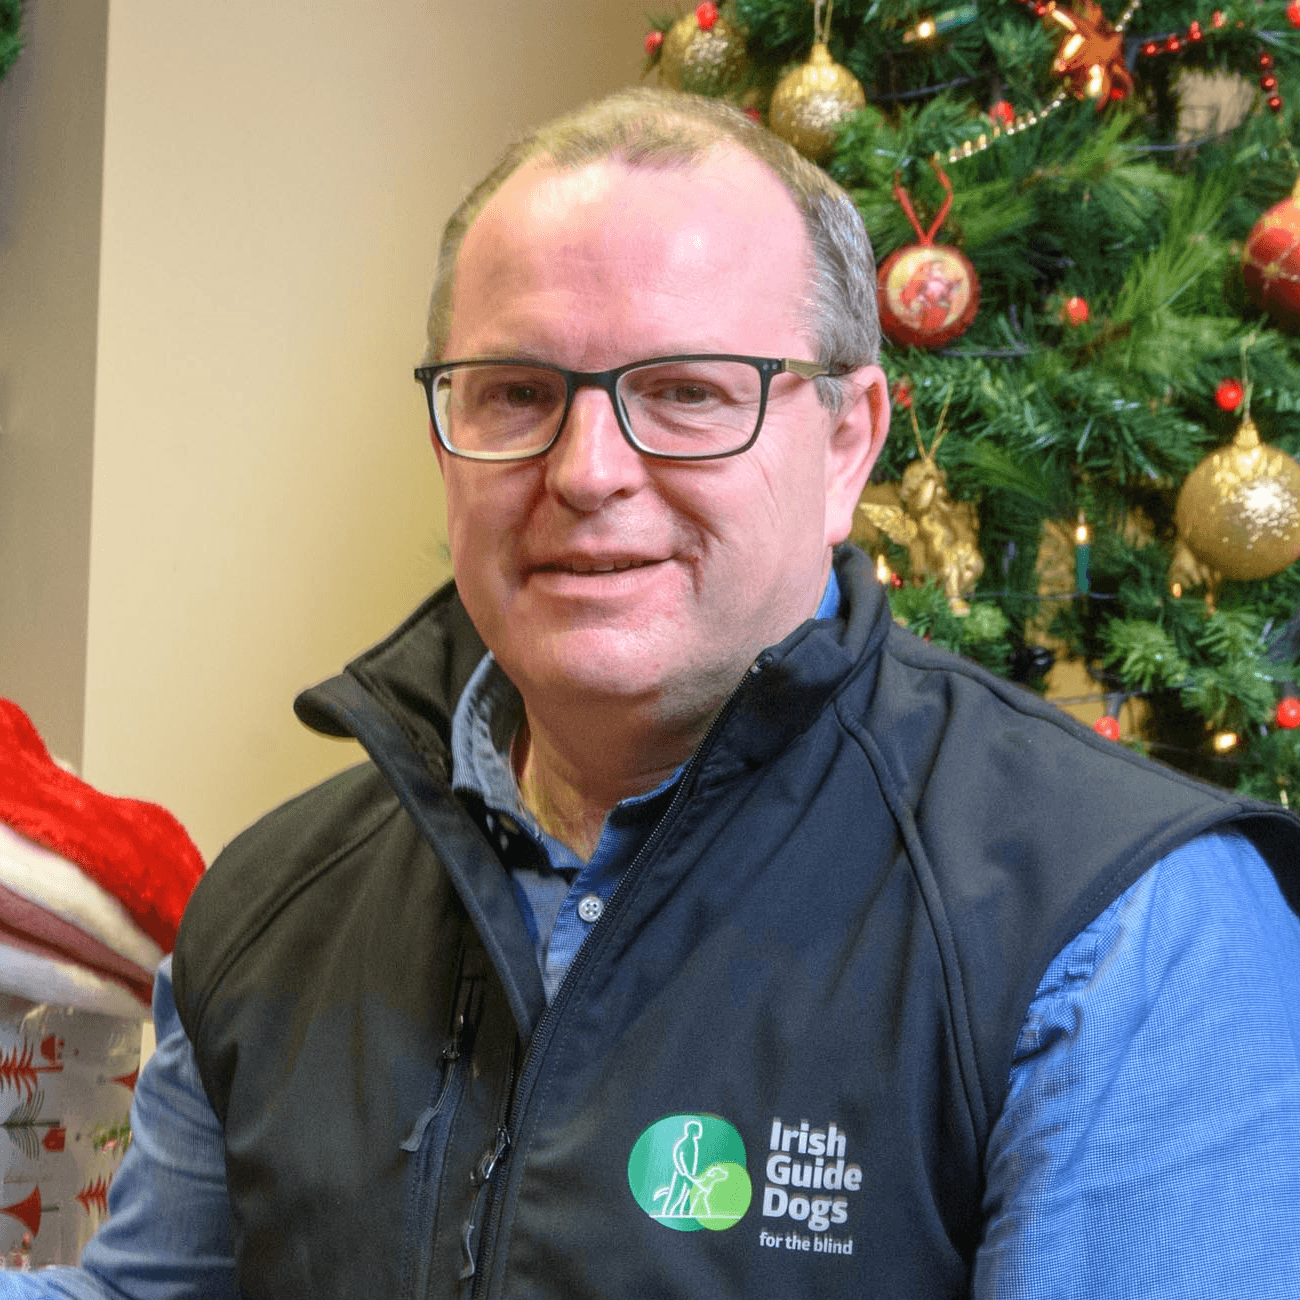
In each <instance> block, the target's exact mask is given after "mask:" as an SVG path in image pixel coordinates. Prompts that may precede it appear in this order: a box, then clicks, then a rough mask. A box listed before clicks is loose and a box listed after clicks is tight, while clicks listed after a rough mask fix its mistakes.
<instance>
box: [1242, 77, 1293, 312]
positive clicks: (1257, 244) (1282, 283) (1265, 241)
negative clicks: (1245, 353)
mask: <svg viewBox="0 0 1300 1300" xmlns="http://www.w3.org/2000/svg"><path fill="white" fill-rule="evenodd" d="M1274 98H1276V96H1274ZM1269 107H1270V108H1272V107H1273V103H1272V100H1270V101H1269ZM1278 107H1279V108H1280V107H1281V100H1278ZM1276 111H1277V109H1274V112H1276ZM1241 270H1242V277H1243V278H1244V279H1245V281H1246V292H1247V293H1248V294H1249V295H1250V298H1251V301H1252V302H1254V304H1255V305H1256V306H1257V307H1259V308H1261V309H1262V310H1263V311H1266V312H1267V313H1268V314H1269V315H1270V316H1271V317H1272V318H1273V320H1274V322H1275V323H1276V324H1277V325H1279V326H1280V327H1281V328H1282V329H1284V330H1288V331H1292V332H1295V331H1300V204H1298V203H1297V202H1296V196H1295V194H1294V193H1293V194H1292V195H1291V197H1290V198H1287V199H1283V200H1282V202H1281V203H1275V204H1274V205H1273V206H1272V207H1271V208H1269V210H1268V211H1267V212H1266V213H1264V215H1263V216H1262V217H1260V219H1259V220H1258V221H1257V222H1255V226H1254V229H1253V230H1251V232H1250V235H1249V237H1248V238H1247V240H1246V251H1245V254H1244V256H1243V259H1242V267H1241Z"/></svg>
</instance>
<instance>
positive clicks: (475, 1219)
mask: <svg viewBox="0 0 1300 1300" xmlns="http://www.w3.org/2000/svg"><path fill="white" fill-rule="evenodd" d="M509 1150H510V1133H509V1131H508V1130H507V1129H506V1127H505V1125H504V1124H503V1125H502V1126H501V1127H500V1128H499V1129H497V1137H496V1141H495V1142H494V1143H493V1144H492V1148H491V1150H489V1151H485V1152H484V1153H483V1155H482V1157H481V1159H480V1160H479V1162H478V1164H476V1165H475V1166H474V1168H473V1169H472V1170H470V1175H469V1182H470V1186H471V1187H474V1188H477V1189H478V1190H477V1191H476V1192H475V1195H474V1204H473V1205H472V1206H471V1207H470V1212H469V1218H468V1219H467V1220H466V1222H465V1233H464V1235H463V1236H462V1238H461V1248H462V1250H463V1251H464V1255H465V1263H464V1266H463V1267H462V1268H461V1270H460V1281H462V1282H466V1281H468V1280H469V1279H470V1278H472V1277H473V1276H474V1271H475V1269H476V1267H477V1263H476V1261H475V1258H474V1234H475V1233H476V1232H477V1231H478V1225H479V1218H480V1216H481V1212H482V1206H483V1196H484V1193H485V1192H486V1191H487V1186H488V1183H489V1182H491V1180H492V1175H493V1174H494V1173H496V1171H497V1168H498V1166H499V1165H500V1164H501V1161H502V1160H503V1159H504V1158H505V1154H506V1152H507V1151H509Z"/></svg>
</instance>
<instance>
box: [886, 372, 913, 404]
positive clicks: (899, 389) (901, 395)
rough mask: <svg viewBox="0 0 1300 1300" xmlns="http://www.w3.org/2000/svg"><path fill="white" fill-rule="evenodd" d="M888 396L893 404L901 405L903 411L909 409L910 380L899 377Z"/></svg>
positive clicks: (910, 398) (910, 401)
mask: <svg viewBox="0 0 1300 1300" xmlns="http://www.w3.org/2000/svg"><path fill="white" fill-rule="evenodd" d="M889 396H890V400H891V401H892V402H893V404H894V405H895V406H898V407H901V408H902V409H903V410H904V411H910V410H911V409H912V381H911V380H910V379H900V380H899V381H898V383H896V384H895V385H894V389H893V392H891V393H890V395H889Z"/></svg>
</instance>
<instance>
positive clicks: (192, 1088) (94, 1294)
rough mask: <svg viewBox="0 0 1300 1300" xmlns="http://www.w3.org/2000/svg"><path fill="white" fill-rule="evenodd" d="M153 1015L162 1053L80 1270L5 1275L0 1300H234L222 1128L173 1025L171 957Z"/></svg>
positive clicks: (145, 1074) (151, 1069)
mask: <svg viewBox="0 0 1300 1300" xmlns="http://www.w3.org/2000/svg"><path fill="white" fill-rule="evenodd" d="M153 1014H154V1025H155V1027H156V1031H157V1036H158V1047H157V1050H156V1051H155V1052H154V1054H153V1055H152V1056H151V1057H150V1058H149V1060H148V1061H147V1062H146V1063H145V1065H144V1068H143V1069H142V1070H141V1071H140V1077H139V1079H138V1081H137V1083H136V1089H135V1097H134V1100H133V1101H132V1103H131V1146H130V1149H129V1150H128V1151H127V1153H126V1155H125V1156H123V1158H122V1164H121V1166H120V1167H119V1169H118V1171H117V1175H116V1177H114V1179H113V1185H112V1188H111V1189H110V1191H109V1202H108V1203H109V1217H108V1220H107V1222H106V1223H105V1224H104V1226H103V1227H102V1228H101V1229H100V1230H99V1232H98V1233H97V1234H96V1236H95V1237H94V1238H92V1240H91V1241H90V1242H89V1243H88V1244H87V1245H86V1248H85V1250H83V1251H82V1254H81V1266H80V1267H79V1268H47V1269H39V1270H36V1271H34V1272H31V1273H16V1272H0V1300H10V1298H11V1297H12V1298H13V1300H26V1298H29V1297H63V1298H64V1300H124V1298H126V1300H237V1297H238V1294H239V1291H238V1287H237V1285H236V1282H235V1262H234V1248H233V1245H232V1231H231V1222H230V1204H229V1200H228V1198H227V1195H226V1174H225V1157H224V1148H223V1142H222V1135H221V1126H220V1124H218V1122H217V1117H216V1115H215V1114H214V1113H213V1111H212V1107H211V1106H210V1105H209V1103H208V1099H207V1096H206V1094H205V1093H204V1091H203V1085H202V1083H201V1082H200V1080H199V1076H198V1070H197V1068H196V1066H195V1063H194V1054H193V1052H192V1050H191V1048H190V1043H189V1039H188V1038H187V1037H186V1036H185V1031H184V1030H183V1029H182V1028H181V1024H180V1020H179V1019H178V1018H177V1015H176V1006H175V1002H174V1001H173V997H172V982H171V958H170V957H168V958H167V959H166V960H165V961H164V962H163V963H162V965H161V966H160V967H159V970H158V975H157V978H156V979H155V981H154V998H153Z"/></svg>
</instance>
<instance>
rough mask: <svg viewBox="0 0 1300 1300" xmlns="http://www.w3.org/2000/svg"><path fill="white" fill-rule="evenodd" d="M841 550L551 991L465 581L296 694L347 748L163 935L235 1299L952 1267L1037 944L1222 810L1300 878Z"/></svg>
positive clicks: (884, 1274)
mask: <svg viewBox="0 0 1300 1300" xmlns="http://www.w3.org/2000/svg"><path fill="white" fill-rule="evenodd" d="M838 564H839V575H840V581H841V585H842V587H843V588H844V590H845V591H846V593H847V595H848V598H849V605H850V614H849V616H848V618H847V620H831V621H825V622H816V623H809V624H805V625H804V626H803V627H802V628H801V629H799V630H798V631H797V632H796V633H794V634H793V635H792V636H791V637H790V638H788V639H787V641H786V642H784V643H783V644H782V645H781V646H779V647H776V648H775V649H774V650H772V651H768V652H765V654H764V655H763V656H761V657H760V660H759V661H758V663H757V664H756V665H755V668H754V669H753V670H752V671H751V672H750V674H749V675H748V677H747V678H746V680H745V681H744V682H743V683H742V684H741V686H740V687H739V689H738V691H737V692H736V694H735V696H734V697H733V698H732V700H731V701H730V702H729V704H728V705H727V706H726V708H725V709H724V710H723V712H722V714H721V715H720V716H719V718H718V719H717V721H716V722H715V724H714V727H713V728H712V730H711V732H710V734H709V736H708V737H707V738H706V740H705V742H704V744H703V745H702V746H701V749H700V751H699V752H698V753H697V754H696V756H695V758H694V759H693V760H692V762H691V764H690V766H689V768H688V770H687V773H686V776H685V778H684V781H683V783H682V785H681V787H680V790H679V793H678V796H677V797H676V798H675V800H674V802H673V805H672V807H671V808H670V809H669V811H668V813H667V814H666V815H665V817H664V819H663V821H662V822H661V823H660V824H659V826H658V828H657V829H656V830H655V832H654V833H653V835H652V837H651V839H650V841H649V842H648V843H647V845H646V847H645V849H644V850H643V851H642V853H641V855H640V856H639V857H638V859H637V861H636V862H635V863H634V864H633V866H632V867H631V868H630V869H629V871H628V873H627V875H626V876H625V878H624V880H623V882H622V884H621V885H620V887H619V889H618V891H617V893H616V894H615V896H614V898H613V899H612V900H611V902H610V904H609V906H608V908H607V909H606V911H605V914H604V916H603V917H602V918H601V920H600V921H599V922H598V923H597V924H596V926H595V927H594V928H593V930H592V933H591V935H590V937H589V939H588V941H587V943H586V944H585V945H584V947H583V948H582V949H581V951H580V953H579V955H578V958H577V959H576V961H575V963H574V966H573V967H572V968H571V970H570V972H569V975H568V977H567V978H566V980H565V983H564V985H563V986H562V988H561V990H560V992H559V994H558V995H557V997H556V999H555V1000H554V1002H553V1003H552V1005H551V1006H550V1007H549V1008H547V1007H546V1006H545V1002H544V998H543V995H542V990H541V982H540V977H539V975H538V972H537V968H536V964H535V960H534V957H533V953H532V947H531V944H530V942H529V939H528V936H527V933H526V931H525V928H524V925H523V922H522V920H521V919H520V915H519V911H518V907H517V904H516V901H515V898H514V896H513V892H512V889H511V886H510V884H509V881H508V879H507V877H506V875H505V872H504V870H503V869H502V866H501V864H500V862H499V860H498V858H497V856H496V854H495V852H494V850H493V848H492V847H491V846H490V845H489V844H488V842H487V841H486V839H485V837H484V836H483V834H482V833H480V831H479V829H478V827H477V825H476V824H475V822H474V821H473V820H472V819H471V818H470V817H469V816H468V815H467V813H466V812H465V810H464V809H463V808H462V807H461V806H460V804H459V803H458V802H457V801H456V800H455V799H454V798H453V797H452V796H451V794H450V792H449V790H448V788H447V783H446V778H447V764H448V759H447V755H446V747H445V742H446V733H447V728H448V714H449V710H450V707H451V706H452V704H453V703H454V701H455V699H456V698H457V696H458V694H459V690H460V688H461V686H462V685H463V684H464V681H465V679H466V677H467V676H468V674H469V672H470V671H472V669H473V666H474V664H475V663H476V662H477V660H478V658H479V657H480V655H481V653H482V647H481V644H480V643H479V642H478V640H477V638H476V637H475V636H474V635H473V632H472V629H471V628H470V627H469V625H468V623H467V621H466V619H465V615H464V612H463V610H462V609H461V607H460V605H459V602H458V601H457V600H456V598H455V595H454V593H453V592H452V591H451V590H450V589H447V590H445V591H443V592H441V593H439V594H438V595H437V596H435V597H434V598H433V599H432V600H431V601H430V602H429V603H428V604H427V605H426V606H425V607H423V608H422V609H421V610H420V611H417V613H416V615H415V616H413V618H412V619H411V620H409V621H408V623H407V624H405V625H404V626H403V627H402V628H400V629H399V630H398V631H397V632H396V633H395V634H394V635H393V636H392V637H391V638H389V639H388V640H387V641H386V642H384V643H383V644H382V645H381V646H379V647H377V648H376V649H375V650H374V651H372V652H371V653H370V654H369V655H367V656H364V657H363V658H362V659H360V660H358V661H357V662H356V663H354V664H353V665H351V666H350V668H349V669H348V672H347V673H346V674H345V675H344V676H343V677H342V678H339V679H336V680H335V681H334V682H332V683H328V684H326V686H324V687H322V688H318V689H317V690H316V691H315V692H311V693H309V694H308V695H307V696H305V697H304V698H303V700H301V701H300V702H299V711H300V713H301V714H302V715H303V716H304V717H305V718H307V719H308V720H309V721H311V722H312V723H313V724H314V725H317V726H319V727H320V728H321V729H323V730H327V731H330V732H333V733H334V734H348V733H350V734H355V735H356V736H358V738H360V739H361V740H362V741H363V743H364V744H365V745H366V747H367V749H368V750H369V752H370V755H371V758H372V759H373V763H372V764H367V765H365V766H363V767H361V768H358V769H354V770H353V771H350V772H348V773H345V774H343V775H342V776H340V777H337V778H335V779H333V780H332V781H329V782H326V783H325V784H324V785H323V786H321V787H319V788H317V789H316V790H313V791H311V792H309V793H307V794H305V795H303V796H301V797H300V798H299V799H297V800H295V801H293V802H291V803H290V804H287V805H286V806H284V807H283V808H281V809H279V810H278V811H277V812H275V813H272V814H271V815H270V816H269V817H267V818H266V819H264V820H263V821H262V822H260V823H259V824H258V825H257V826H255V827H254V828H253V829H252V830H250V831H248V832H246V833H245V834H244V835H243V836H242V837H241V838H240V839H238V840H237V841H236V842H235V843H234V844H233V845H232V846H231V847H230V848H229V849H228V850H227V851H226V852H225V853H224V854H223V855H222V857H221V858H220V859H219V860H218V862H217V863H216V864H215V865H214V866H213V868H212V869H211V871H210V872H209V873H208V875H207V876H206V877H205V879H204V880H203V882H202V883H201V884H200V886H199V888H198V890H197V891H196V893H195V895H194V898H193V900H192V902H191V905H190V908H189V911H188V912H187V914H186V917H185V920H184V923H183V925H182V928H181V934H180V938H179V941H178V944H177V949H176V958H175V973H176V990H177V1005H178V1008H179V1011H180V1014H181V1017H182V1020H183V1022H184V1024H185V1026H186V1030H187V1032H188V1034H189V1036H190V1039H191V1041H192V1042H193V1044H194V1048H195V1052H196V1056H197V1059H198V1063H199V1068H200V1072H201V1074H202V1077H203V1081H204V1085H205V1087H206V1089H207V1092H208V1095H209V1097H210V1099H211V1101H212V1104H213V1106H214V1108H215V1110H216V1112H217V1114H218V1116H219V1117H220V1118H221V1120H222V1122H223V1124H224V1126H225V1132H226V1143H227V1175H228V1181H229V1187H230V1195H231V1201H232V1206H233V1210H234V1214H235V1226H236V1240H237V1248H238V1251H239V1258H240V1268H241V1284H242V1286H243V1288H244V1290H245V1292H246V1293H247V1294H248V1295H249V1296H251V1297H289V1296H293V1297H298V1296H302V1297H307V1296H310V1297H312V1300H324V1298H325V1297H330V1296H340V1297H343V1296H347V1297H349V1300H356V1298H357V1297H361V1296H373V1297H376V1300H391V1298H394V1297H407V1296H410V1297H417V1296H418V1297H423V1296H455V1295H461V1294H470V1293H473V1294H475V1295H484V1296H488V1295H491V1296H525V1295H526V1296H530V1297H531V1296H555V1297H564V1298H565V1300H575V1298H576V1297H611V1296H621V1295H627V1296H633V1295H634V1296H638V1297H641V1296H654V1297H668V1296H681V1297H687V1296H690V1297H698V1296H702V1295H711V1296H735V1297H744V1298H745V1300H753V1298H754V1297H762V1296H772V1297H780V1298H781V1300H788V1298H789V1297H794V1296H809V1297H818V1298H819V1300H821V1298H824V1297H829V1296H836V1295H844V1296H854V1297H867V1296H879V1297H891V1300H892V1298H894V1297H899V1296H907V1297H909V1298H915V1297H931V1296H934V1297H939V1296H960V1295H962V1294H964V1293H965V1290H966V1287H967V1281H968V1274H969V1268H970V1263H971V1260H972V1257H973V1254H974V1251H975V1248H976V1246H977V1245H978V1242H979V1239H980V1235H981V1219H980V1202H981V1196H982V1191H983V1184H984V1179H983V1171H982V1160H983V1153H984V1149H985V1144H986V1142H987V1139H988V1135H989V1131H990V1129H991V1127H992V1124H993V1123H994V1121H995V1120H996V1118H997V1115H998V1113H999V1110H1000V1108H1001V1105H1002V1102H1003V1099H1004V1096H1005V1091H1006V1087H1007V1078H1008V1070H1009V1065H1010V1060H1011V1054H1012V1049H1013V1047H1014V1044H1015V1040H1016V1036H1017V1033H1018V1031H1019V1028H1020V1025H1021V1023H1022V1021H1023V1018H1024V1013H1025V1010H1026V1008H1027V1006H1028V1003H1029V1001H1030V999H1031V998H1032V996H1033V993H1034V990H1035V988H1036V986H1037V984H1038V982H1039V979H1040V978H1041V976H1042V974H1043V972H1044V970H1045V968H1046V966H1047V964H1048V963H1049V962H1050V960H1051V959H1052V957H1053V956H1054V955H1055V954H1056V952H1057V951H1059V949H1060V948H1061V947H1062V946H1064V944H1065V943H1066V942H1067V941H1068V940H1069V939H1070V938H1071V937H1072V936H1073V935H1074V934H1075V933H1077V932H1078V930H1079V929H1081V928H1082V927H1083V926H1084V925H1086V924H1087V923H1088V922H1089V921H1090V920H1091V919H1092V918H1093V917H1094V916H1096V915H1097V913H1099V912H1100V911H1101V910H1102V909H1103V908H1105V907H1106V906H1107V905H1108V904H1109V903H1110V902H1111V901H1112V900H1113V899H1114V898H1115V897H1116V896H1117V895H1118V894H1119V893H1120V892H1121V891H1122V890H1123V889H1125V888H1126V887H1127V886H1128V885H1129V884H1131V883H1132V882H1133V881H1134V880H1135V879H1136V878H1137V877H1138V876H1139V875H1140V874H1141V873H1142V872H1143V871H1144V870H1145V869H1146V868H1147V867H1148V866H1150V865H1151V864H1152V863H1153V862H1154V861H1156V860H1157V859H1158V858H1159V857H1161V856H1163V855H1164V854H1165V853H1167V852H1168V851H1169V850H1171V849H1172V848H1174V847H1175V846H1177V845H1178V844H1180V843H1182V842H1184V841H1185V840H1187V839H1188V838H1189V837H1191V836H1193V835H1195V834H1197V833H1199V832H1200V831H1202V830H1205V829H1208V828H1209V827H1211V826H1216V825H1220V824H1224V823H1227V822H1229V821H1231V822H1234V823H1235V824H1236V825H1237V826H1238V827H1239V828H1240V829H1241V830H1242V831H1243V832H1244V833H1246V834H1248V835H1250V836H1251V837H1252V838H1253V839H1254V840H1255V841H1256V842H1257V843H1258V844H1259V845H1260V847H1261V849H1262V850H1263V851H1264V852H1265V855H1266V856H1267V857H1269V858H1270V861H1272V862H1273V863H1274V866H1275V870H1276V871H1277V872H1278V875H1279V879H1280V880H1281V882H1282V884H1283V888H1284V889H1285V890H1286V891H1287V892H1288V896H1289V898H1290V899H1291V902H1292V905H1293V906H1295V905H1296V902H1297V899H1298V898H1300V882H1298V881H1297V878H1296V874H1295V869H1294V868H1293V867H1292V866H1290V865H1289V864H1290V863H1292V862H1294V861H1296V860H1297V858H1296V850H1297V848H1300V835H1298V834H1297V831H1298V830H1300V825H1298V824H1297V823H1296V822H1295V821H1294V820H1293V819H1292V818H1291V817H1290V816H1289V815H1287V814H1284V813H1282V812H1280V811H1279V810H1277V809H1273V808H1268V807H1264V806H1261V805H1253V804H1249V803H1246V802H1244V801H1241V800H1238V799H1235V798H1233V797H1232V796H1230V795H1227V794H1225V793H1224V792H1222V791H1218V790H1213V789H1209V788H1206V787H1203V786H1200V785H1198V784H1196V783H1194V782H1191V781H1189V780H1186V779H1184V778H1183V777H1181V776H1179V775H1177V774H1175V773H1172V772H1170V771H1167V770H1165V769H1163V768H1159V767H1156V766H1154V765H1152V764H1149V763H1146V762H1143V761H1141V760H1139V759H1137V758H1135V757H1133V756H1132V755H1130V754H1128V753H1127V751H1124V750H1121V749H1120V748H1119V747H1117V746H1114V745H1112V744H1110V743H1109V742H1105V741H1100V740H1098V739H1097V738H1096V737H1094V736H1092V734H1091V733H1090V732H1088V731H1087V730H1086V729H1084V728H1082V727H1079V726H1077V725H1075V724H1074V723H1072V722H1071V721H1070V720H1069V719H1067V718H1065V717H1064V716H1063V715H1061V714H1060V713H1058V712H1057V711H1056V710H1054V709H1052V708H1051V707H1049V706H1046V705H1044V704H1042V703H1041V702H1040V701H1038V700H1037V699H1036V698H1034V697H1033V696H1031V695H1029V694H1027V693H1026V692H1023V691H1021V690H1020V689H1019V688H1016V687H1014V686H1010V685H1008V684H1007V683H1005V682H1002V681H1000V680H998V679H996V678H993V677H990V676H989V675H987V674H985V673H983V672H981V671H980V670H978V669H976V668H974V667H972V666H971V665H969V664H967V663H964V662H961V661H957V660H954V659H952V658H951V657H949V656H946V655H943V654H942V653H940V652H938V651H935V650H934V649H932V648H931V647H929V646H926V645H923V644H922V643H921V642H918V641H917V640H915V638H912V637H910V636H908V635H907V634H906V633H903V632H901V631H899V630H898V629H897V628H895V627H894V626H893V625H892V623H891V621H890V619H889V616H888V609H887V606H886V605H885V602H884V600H883V598H882V597H881V595H880V593H879V591H878V589H877V588H875V586H874V583H873V582H872V580H871V578H870V575H869V568H868V566H867V564H866V562H865V560H864V559H863V557H862V556H860V555H859V554H858V553H856V552H853V551H845V552H843V553H842V554H841V555H840V557H839V561H838ZM1284 862H1285V863H1286V864H1287V865H1286V866H1283V865H1280V864H1282V863H1284Z"/></svg>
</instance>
